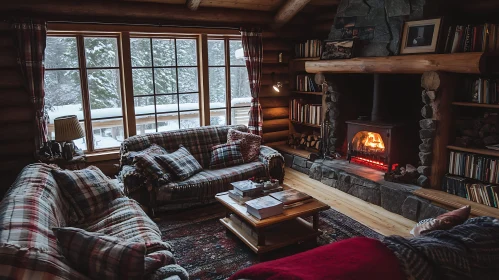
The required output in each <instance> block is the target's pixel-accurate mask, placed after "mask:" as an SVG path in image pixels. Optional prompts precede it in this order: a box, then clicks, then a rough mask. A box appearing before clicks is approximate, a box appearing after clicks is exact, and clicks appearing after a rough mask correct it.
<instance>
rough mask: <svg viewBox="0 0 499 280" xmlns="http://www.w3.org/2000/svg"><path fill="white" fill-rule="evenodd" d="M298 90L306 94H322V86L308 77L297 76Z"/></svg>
mask: <svg viewBox="0 0 499 280" xmlns="http://www.w3.org/2000/svg"><path fill="white" fill-rule="evenodd" d="M296 90H297V91H306V92H321V91H322V86H321V85H318V84H316V83H315V82H314V80H313V78H311V77H310V76H308V75H296Z"/></svg>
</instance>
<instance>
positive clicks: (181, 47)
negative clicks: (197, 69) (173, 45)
mask: <svg viewBox="0 0 499 280" xmlns="http://www.w3.org/2000/svg"><path fill="white" fill-rule="evenodd" d="M197 61H198V55H197V47H196V40H195V39H178V40H177V65H178V66H196V65H198V63H197Z"/></svg>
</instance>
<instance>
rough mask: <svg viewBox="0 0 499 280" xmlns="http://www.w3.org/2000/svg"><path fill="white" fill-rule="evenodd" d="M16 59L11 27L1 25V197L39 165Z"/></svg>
mask: <svg viewBox="0 0 499 280" xmlns="http://www.w3.org/2000/svg"><path fill="white" fill-rule="evenodd" d="M16 57H17V54H16V49H15V47H14V38H13V36H12V32H11V31H10V28H9V25H8V24H7V23H0V197H2V196H3V194H4V193H5V192H6V191H7V189H8V188H9V187H10V185H11V184H12V183H13V182H14V180H15V178H16V176H17V174H18V173H19V172H20V171H21V169H22V168H23V167H24V166H26V165H27V164H29V163H33V162H34V161H35V158H34V152H35V140H34V122H33V110H32V105H31V103H30V100H29V96H28V93H27V92H26V90H25V89H24V86H23V79H22V75H21V73H20V72H19V68H18V66H17V61H16Z"/></svg>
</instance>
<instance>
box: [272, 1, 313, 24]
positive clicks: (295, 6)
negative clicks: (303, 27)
mask: <svg viewBox="0 0 499 280" xmlns="http://www.w3.org/2000/svg"><path fill="white" fill-rule="evenodd" d="M309 2H310V0H288V2H286V3H285V4H284V5H283V6H282V7H281V8H280V9H279V11H278V12H277V14H276V15H275V17H274V26H275V27H276V28H279V27H281V26H283V25H284V24H286V23H287V22H288V21H290V20H291V19H292V18H293V17H294V16H295V15H296V14H297V13H298V12H299V11H301V10H302V9H303V8H304V7H305V6H306V5H307V4H308V3H309Z"/></svg>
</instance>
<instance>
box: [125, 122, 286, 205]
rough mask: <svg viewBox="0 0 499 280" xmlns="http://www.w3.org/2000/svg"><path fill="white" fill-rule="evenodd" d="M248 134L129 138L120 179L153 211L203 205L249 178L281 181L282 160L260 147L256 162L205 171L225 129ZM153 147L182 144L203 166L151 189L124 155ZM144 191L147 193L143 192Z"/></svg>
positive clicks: (210, 130) (213, 131)
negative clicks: (195, 171) (173, 206)
mask: <svg viewBox="0 0 499 280" xmlns="http://www.w3.org/2000/svg"><path fill="white" fill-rule="evenodd" d="M231 128H232V129H235V130H239V131H242V132H248V128H247V127H246V126H244V125H232V126H207V127H200V128H192V129H182V130H175V131H168V132H160V133H151V134H145V135H137V136H132V137H130V138H128V139H126V140H125V141H123V143H122V144H121V157H120V165H121V168H120V170H121V171H120V176H119V177H120V179H121V180H122V181H123V183H124V185H125V189H126V190H127V191H128V193H129V194H130V195H131V196H132V197H134V198H135V199H137V200H139V201H140V202H141V203H142V204H145V205H148V206H149V207H151V210H153V211H154V208H155V207H157V206H161V205H165V204H170V205H171V204H175V205H176V207H185V206H189V205H192V204H193V203H205V202H207V201H210V200H212V199H214V197H215V194H217V193H219V192H223V191H227V190H228V187H229V184H230V183H231V182H236V181H241V180H245V179H248V178H251V177H268V176H270V177H272V178H275V179H278V180H280V181H281V182H282V181H283V179H284V158H283V157H282V155H281V154H280V153H279V152H277V151H276V150H274V149H272V148H270V147H267V146H263V145H262V146H261V148H260V156H259V160H258V161H254V162H249V163H244V164H241V165H237V166H231V167H228V168H223V169H216V170H210V169H208V167H209V165H210V159H211V148H212V147H213V146H215V145H219V144H222V143H226V142H227V132H228V131H229V129H231ZM151 144H157V145H159V146H161V147H163V148H165V149H166V150H167V151H168V152H173V151H175V150H177V149H178V148H179V145H180V144H182V145H183V146H184V147H186V148H187V149H188V150H189V152H190V153H191V154H192V155H193V156H194V158H196V160H197V161H198V162H199V163H200V164H201V166H202V167H203V169H204V170H203V171H201V172H200V173H198V174H196V175H194V176H192V177H190V178H188V179H187V180H185V181H176V182H169V183H167V184H166V185H161V186H154V184H153V183H144V178H139V176H140V174H139V173H138V172H137V171H136V169H135V167H134V166H132V162H131V160H130V159H129V157H128V155H129V153H130V152H137V151H141V150H144V149H146V148H148V147H149V146H151ZM146 192H147V193H146Z"/></svg>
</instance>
